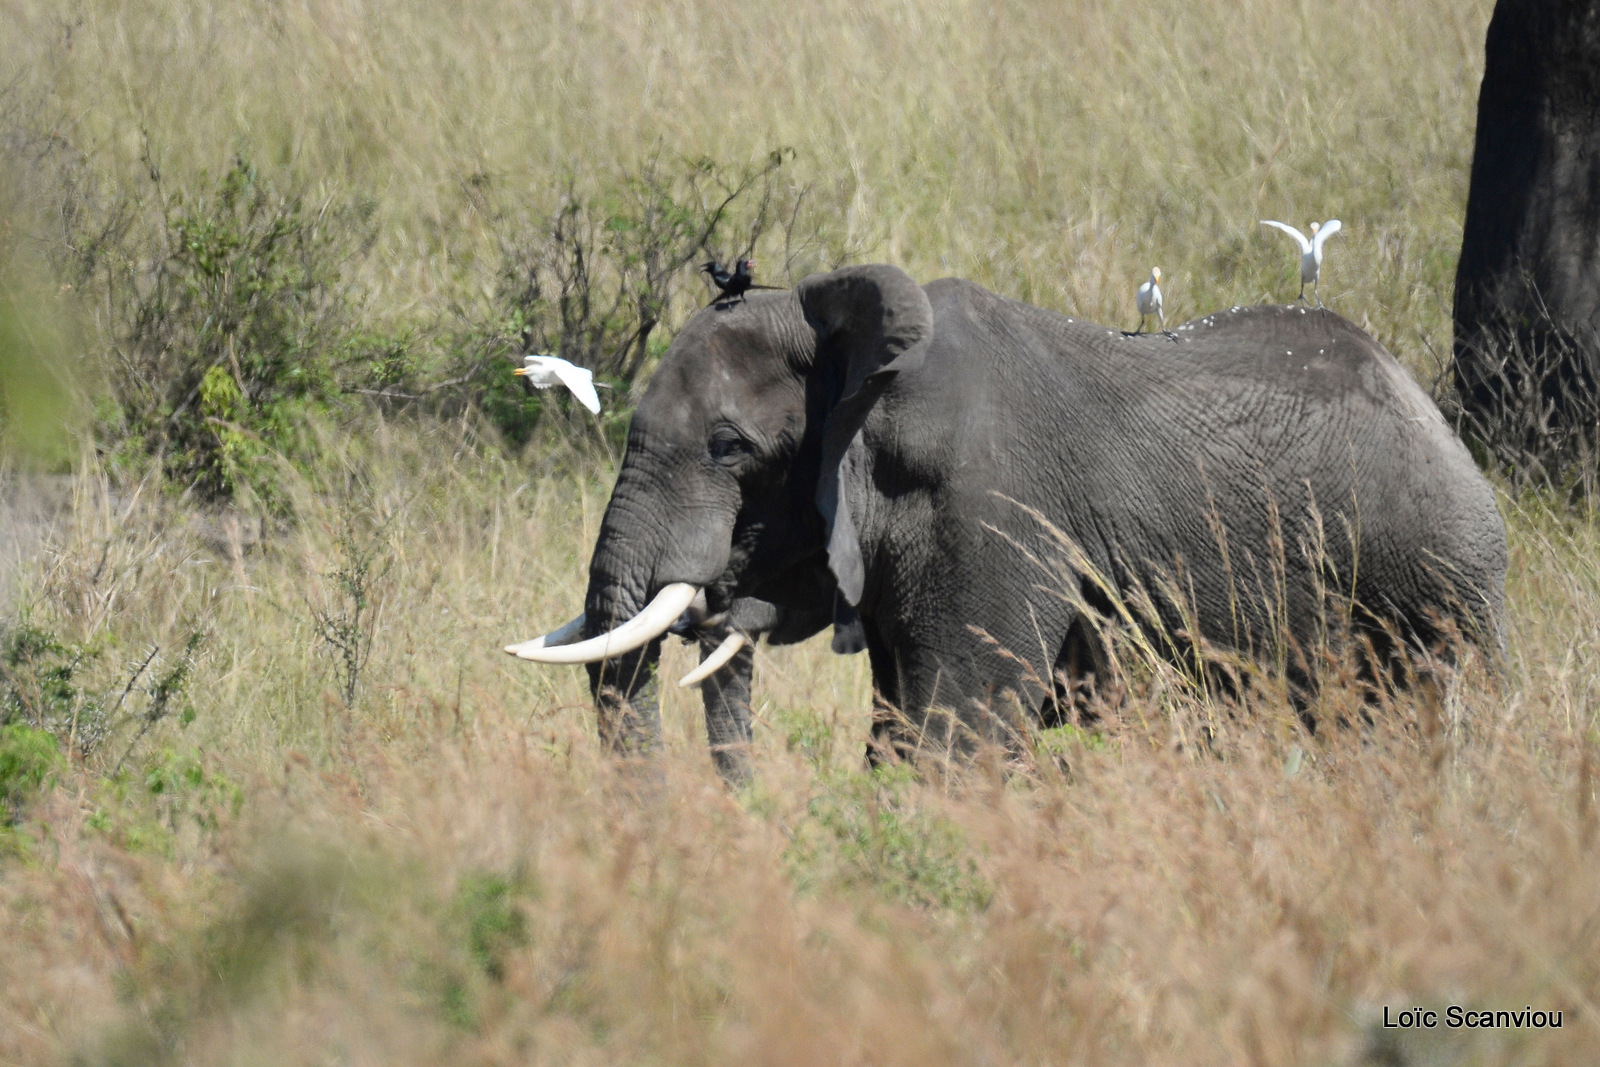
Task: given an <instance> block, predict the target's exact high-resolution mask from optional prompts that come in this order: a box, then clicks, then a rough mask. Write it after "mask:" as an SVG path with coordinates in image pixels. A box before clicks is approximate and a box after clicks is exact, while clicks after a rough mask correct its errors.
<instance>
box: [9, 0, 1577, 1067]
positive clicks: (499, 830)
mask: <svg viewBox="0 0 1600 1067" xmlns="http://www.w3.org/2000/svg"><path fill="white" fill-rule="evenodd" d="M1490 7H1491V5H1490V3H1488V0H1472V2H1470V3H1452V2H1447V0H1417V2H1412V3H1405V4H1395V3H1380V2H1377V0H1323V2H1320V3H1315V4H1313V3H1309V2H1300V3H1293V4H1283V3H1268V2H1266V0H1243V2H1238V3H1222V2H1215V0H1212V2H1198V3H1197V2H1194V0H1189V2H1186V3H1185V2H1178V0H1130V2H1126V3H1121V4H1100V3H1085V4H1076V5H1058V4H1049V3H1042V2H1039V0H1010V2H1006V3H1000V4H977V3H965V2H962V0H929V2H926V3H911V2H902V0H868V2H865V3H861V2H851V3H844V2H840V0H819V2H817V3H810V4H802V5H795V4H780V3H769V2H767V0H748V2H745V3H737V4H728V3H710V2H705V0H678V2H673V3H665V2H653V0H652V2H638V0H629V2H624V0H593V2H588V0H568V2H543V0H539V2H521V3H512V2H509V0H465V2H463V3H458V4H449V5H440V4H429V3H421V2H418V0H381V2H377V0H372V2H364V3H363V2H358V0H273V2H267V0H245V2H240V3H235V4H229V5H214V4H200V3H193V2H191V0H151V2H148V3H142V4H137V5H133V4H116V3H109V2H106V0H69V2H65V3H45V2H42V0H0V143H3V145H4V152H3V153H0V253H3V256H0V280H3V284H4V293H3V297H4V300H3V303H0V382H3V388H4V393H5V397H4V399H5V427H4V428H5V433H6V449H7V451H6V457H7V459H6V463H7V464H8V471H7V477H6V481H5V490H4V503H3V506H4V509H5V511H4V521H3V524H0V525H3V532H4V541H3V543H0V547H3V548H4V561H3V567H4V570H3V584H0V589H3V591H4V596H5V603H4V618H3V620H0V627H3V628H0V990H3V992H0V1063H7V1064H9V1063H18V1064H22V1063H27V1064H34V1063H49V1062H72V1063H83V1064H136V1063H137V1064H148V1063H197V1064H198V1063H206V1064H210V1063H241V1064H243V1063H257V1062H259V1063H374V1064H376V1063H382V1064H385V1065H386V1067H387V1065H393V1064H400V1063H438V1062H463V1063H595V1064H601V1063H604V1064H612V1063H711V1062H759V1063H860V1064H896V1063H908V1064H909V1063H944V1062H951V1063H975V1062H981V1063H1126V1064H1148V1063H1185V1064H1212V1063H1214V1064H1238V1063H1253V1064H1302V1063H1306V1064H1353V1063H1372V1064H1402V1063H1403V1064H1423V1063H1483V1064H1489V1063H1496V1064H1498V1063H1504V1064H1512V1063H1593V1062H1596V1061H1597V1060H1600V963H1597V961H1600V921H1597V916H1600V863H1597V862H1596V860H1597V852H1596V849H1597V847H1600V842H1597V820H1600V811H1597V807H1596V802H1597V800H1600V797H1597V795H1596V794H1597V789H1600V778H1597V776H1600V733H1597V728H1600V721H1597V714H1600V711H1597V708H1600V704H1597V700H1600V566H1597V559H1600V516H1597V515H1596V514H1595V512H1594V511H1593V510H1592V508H1591V507H1590V506H1589V505H1587V504H1583V503H1578V504H1574V503H1572V502H1571V501H1569V500H1568V499H1566V498H1565V497H1560V496H1543V495H1540V494H1539V493H1538V492H1537V491H1535V490H1532V489H1523V488H1516V489H1513V488H1511V487H1510V486H1509V485H1508V486H1507V487H1506V488H1505V489H1504V491H1503V493H1502V498H1501V503H1502V506H1503V511H1504V514H1505V516H1506V519H1507V523H1508V526H1509V531H1510V540H1511V570H1510V576H1509V590H1508V595H1509V619H1508V632H1509V645H1508V654H1507V657H1506V661H1505V662H1504V663H1503V664H1502V665H1500V668H1499V670H1498V671H1496V670H1492V669H1490V667H1489V666H1488V665H1486V664H1484V663H1482V662H1480V661H1478V660H1477V659H1469V661H1468V662H1467V663H1466V665H1465V667H1464V669H1463V670H1462V671H1461V672H1460V673H1459V674H1458V675H1457V676H1456V677H1455V678H1454V679H1452V680H1451V682H1450V683H1449V684H1448V685H1446V686H1444V687H1443V688H1440V689H1430V690H1422V691H1416V692H1413V693H1409V694H1400V695H1397V696H1394V697H1393V698H1390V699H1386V700H1382V701H1380V702H1379V704H1378V706H1376V707H1373V708H1371V709H1370V714H1368V710H1366V709H1364V708H1363V699H1364V697H1365V696H1366V693H1365V690H1364V689H1363V687H1362V686H1360V685H1359V684H1355V683H1354V682H1353V681H1352V680H1351V679H1350V678H1349V677H1348V671H1347V670H1346V669H1345V668H1344V666H1343V665H1342V664H1340V663H1339V662H1337V661H1335V662H1331V663H1330V664H1329V665H1328V669H1327V676H1328V680H1327V685H1326V686H1325V688H1324V690H1323V692H1322V694H1321V696H1320V697H1319V701H1320V704H1321V709H1320V710H1322V711H1323V712H1326V713H1327V714H1326V716H1325V721H1327V722H1330V723H1332V722H1338V721H1343V722H1344V723H1346V725H1345V726H1344V727H1342V728H1330V729H1324V730H1320V731H1318V732H1317V734H1316V735H1315V736H1311V735H1308V734H1307V733H1306V732H1305V731H1304V730H1303V729H1302V728H1301V727H1300V726H1299V724H1298V719H1297V717H1296V715H1295V712H1294V708H1293V706H1292V704H1291V702H1290V701H1289V699H1288V697H1287V694H1286V692H1285V690H1284V686H1283V684H1282V682H1281V679H1280V678H1277V677H1276V676H1275V675H1273V674H1272V672H1271V671H1270V670H1268V671H1265V672H1263V673H1262V674H1261V675H1260V677H1259V678H1257V679H1256V680H1255V683H1254V684H1252V685H1251V686H1249V687H1248V688H1247V695H1246V696H1245V697H1244V698H1241V699H1232V698H1229V697H1227V696H1226V695H1224V694H1219V693H1216V692H1214V691H1212V690H1209V689H1207V688H1206V687H1205V686H1203V685H1196V684H1194V683H1193V681H1192V680H1190V679H1187V678H1185V677H1184V676H1182V675H1181V674H1180V673H1178V672H1175V671H1174V670H1173V669H1171V668H1170V667H1166V666H1163V665H1161V664H1159V663H1158V662H1156V661H1154V660H1152V659H1151V658H1149V657H1147V656H1145V655H1144V654H1143V653H1142V652H1141V649H1140V648H1138V647H1137V645H1136V644H1132V643H1129V644H1127V645H1126V647H1122V648H1120V649H1119V650H1118V651H1119V652H1120V657H1119V658H1120V666H1121V672H1120V678H1119V682H1120V686H1121V689H1122V690H1123V691H1124V692H1125V694H1126V696H1125V699H1123V700H1122V701H1121V702H1120V703H1119V704H1116V705H1114V706H1108V707H1106V708H1105V710H1104V715H1103V717H1102V718H1101V719H1100V720H1099V721H1098V722H1097V723H1094V724H1092V725H1091V726H1086V727H1082V728H1080V727H1073V726H1069V727H1063V728H1060V729H1056V730H1051V731H1047V732H1044V733H1042V734H1040V735H1039V736H1038V737H1036V738H1032V739H1030V741H1029V744H1028V745H1027V748H1026V751H1025V752H1024V753H1023V754H1022V756H1021V757H1020V758H1015V759H1013V760H1011V761H1010V763H1009V764H1007V763H1005V761H1002V760H1001V759H1000V758H999V756H998V755H996V756H994V757H992V758H984V759H980V760H978V761H977V762H976V763H975V764H973V765H971V766H968V767H958V768H951V769H948V770H945V769H941V768H938V767H929V768H924V769H922V770H921V771H920V772H917V773H914V772H912V771H911V770H908V769H905V768H891V769H887V770H880V771H878V772H876V773H871V774H869V773H867V772H866V771H865V770H864V769H863V762H862V758H861V756H862V752H863V746H864V742H865V738H866V733H867V728H868V707H869V698H870V695H869V691H868V673H867V668H866V664H865V662H864V658H863V657H852V658H840V657H833V656H831V655H830V654H829V653H828V651H827V646H826V643H825V642H823V641H814V642H812V643H809V644H806V645H803V646H800V647H797V648H792V649H775V650H763V651H762V652H761V654H760V656H759V659H758V667H757V678H756V706H755V715H756V752H755V765H756V770H757V777H756V781H755V783H754V784H753V785H752V786H750V787H748V788H747V789H745V790H742V791H739V792H730V791H729V790H728V789H727V788H726V787H724V786H723V785H722V783H721V782H720V781H719V780H718V779H717V778H716V775H715V772H714V770H713V768H712V765H711V761H710V760H709V758H708V757H707V755H706V752H705V747H704V740H703V736H702V726H701V724H700V721H699V715H700V709H699V701H698V698H697V697H696V696H695V695H694V694H693V693H692V692H690V691H679V690H676V689H675V688H673V687H672V686H665V687H663V688H664V690H665V691H666V692H665V693H664V699H663V714H664V718H665V722H666V727H667V729H666V734H667V736H666V740H665V747H664V751H662V752H661V753H660V754H659V758H658V759H657V760H656V761H655V764H654V767H653V769H652V770H650V771H648V772H644V773H641V772H640V771H639V770H638V769H637V768H630V767H626V766H619V765H617V764H615V763H613V762H611V761H609V760H607V759H606V758H604V757H603V755H602V754H601V753H600V751H599V745H598V741H597V739H596V736H595V728H594V723H593V717H592V712H591V711H590V709H589V698H588V691H587V682H586V677H585V676H584V674H583V672H582V671H579V670H575V669H571V668H553V669H550V668H537V667H533V666H531V665H528V664H524V663H518V662H516V661H512V660H509V659H508V658H507V657H505V656H503V655H502V654H501V653H500V651H499V649H500V647H501V646H502V645H503V644H505V643H506V642H507V641H509V640H513V639H517V638H524V637H528V636H531V635H532V634H533V633H535V632H536V631H538V630H539V629H541V628H542V627H543V626H544V625H545V624H550V623H555V622H558V621H560V620H562V619H565V618H567V617H569V616H570V615H571V614H572V613H573V612H574V611H576V610H577V605H579V604H580V602H581V598H582V592H583V587H584V581H585V578H584V574H585V565H586V562H587V553H588V550H589V546H590V545H591V544H592V542H593V539H594V536H595V533H596V530H597V527H598V523H599V518H600V514H601V512H602V510H603V508H604V505H605V502H606V499H607V494H608V492H609V488H610V485H611V481H612V479H613V476H614V473H615V468H616V463H617V459H618V455H619V450H620V447H621V443H622V437H623V433H624V431H625V428H626V423H627V415H628V411H629V409H630V404H631V398H632V397H634V396H636V395H637V390H638V389H640V388H641V387H642V386H643V385H644V383H646V382H647V381H648V378H649V375H650V372H651V370H652V368H653V366H654V363H655V361H656V359H657V358H658V357H659V355H660V353H661V351H663V349H664V348H665V346H666V345H667V344H668V343H669V342H670V339H671V336H672V334H673V332H674V330H675V329H676V328H677V327H678V326H679V325H681V323H682V322H683V321H684V320H685V318H686V317H687V316H688V315H689V314H690V313H692V311H693V310H694V309H695V308H696V307H697V306H698V305H700V304H702V303H704V302H706V301H707V300H708V299H709V295H710V293H709V290H708V289H707V287H706V285H705V283H704V281H703V280H701V278H700V277H699V276H698V275H697V274H696V273H695V268H696V267H697V266H698V264H699V263H700V262H703V261H704V260H705V259H707V258H711V257H712V256H716V257H717V258H719V259H722V260H728V259H731V258H733V257H734V256H735V255H736V254H739V253H744V252H747V251H753V253H754V255H755V258H756V259H757V262H758V275H759V280H762V281H765V282H768V283H771V284H780V285H781V284H788V283H790V282H793V281H795V280H798V279H799V278H800V277H802V276H803V275H804V274H805V273H807V272H809V271H811V270H814V269H817V268H822V267H827V266H831V265H834V264H837V263H843V262H855V261H872V260H885V261H889V262H893V263H896V264H898V265H900V266H903V267H904V268H906V269H907V270H908V271H910V272H911V273H912V274H913V275H914V276H916V277H918V278H919V279H922V280H931V279H933V278H935V277H938V276H942V275H947V274H955V275H961V276H965V277H969V278H972V279H974V280H976V281H978V282H980V283H982V284H984V285H987V286H989V287H991V288H994V289H995V290H997V291H999V292H1002V293H1005V294H1007V295H1011V296H1015V297H1018V298H1021V299H1024V300H1028V301H1031V302H1033V303H1036V304H1040V305H1043V306H1046V307H1051V308H1056V309H1059V310H1062V311H1065V312H1069V313H1071V314H1074V315H1078V316H1086V317H1089V318H1093V319H1096V320H1099V321H1104V322H1107V323H1109V324H1118V325H1122V326H1131V325H1132V322H1133V315H1134V311H1133V303H1132V293H1133V289H1134V287H1135V286H1136V285H1137V284H1138V282H1139V281H1141V280H1142V279H1143V278H1144V277H1145V276H1146V275H1147V274H1148V271H1149V268H1150V266H1152V265H1156V264H1159V265H1160V266H1161V267H1162V269H1163V273H1164V280H1165V281H1166V283H1167V284H1166V285H1165V289H1166V294H1167V297H1166V307H1167V313H1168V317H1169V319H1174V318H1175V319H1182V318H1186V317H1189V316H1191V315H1196V314H1201V313H1204V312H1206V311H1210V310H1213V309H1215V308H1217V307H1219V306H1228V305H1232V304H1238V303H1249V302H1258V301H1264V300H1282V299H1287V298H1289V297H1292V296H1293V294H1294V292H1295V291H1296V289H1297V287H1298V286H1297V276H1296V262H1295V257H1294V256H1293V255H1292V254H1291V252H1290V249H1289V248H1288V247H1287V242H1286V241H1285V240H1284V239H1283V238H1282V237H1281V235H1276V234H1273V233H1271V232H1270V231H1266V230H1264V229H1263V228H1262V227H1260V226H1259V225H1258V224H1257V220H1258V219H1261V218H1280V219H1284V220H1287V221H1290V222H1294V223H1296V224H1298V225H1301V226H1302V227H1303V226H1304V224H1305V223H1307V222H1309V221H1310V220H1312V219H1323V218H1328V217H1339V218H1341V219H1342V220H1343V222H1344V233H1343V234H1341V235H1340V236H1339V237H1338V238H1336V239H1335V240H1334V242H1332V244H1331V245H1330V249H1329V257H1328V260H1327V262H1326V264H1325V265H1324V270H1323V277H1322V286H1321V291H1322V295H1323V297H1324V298H1325V299H1327V300H1328V301H1329V302H1330V303H1331V304H1332V306H1333V307H1335V309H1337V310H1338V311H1340V312H1342V313H1343V314H1345V315H1347V316H1348V317H1350V318H1352V319H1354V320H1355V321H1356V322H1358V323H1360V324H1362V325H1363V326H1365V327H1366V328H1367V329H1369V330H1370V331H1372V332H1373V333H1374V334H1375V335H1376V336H1377V337H1379V338H1380V339H1381V340H1382V341H1383V342H1384V343H1385V344H1386V345H1387V346H1388V347H1389V348H1390V349H1391V350H1392V351H1393V352H1395V353H1396V355H1397V356H1399V358H1400V359H1401V360H1402V362H1403V363H1405V364H1406V365H1407V366H1408V367H1409V368H1410V370H1411V371H1412V373H1413V374H1415V375H1416V377H1417V378H1418V379H1419V380H1420V381H1422V382H1423V383H1424V384H1425V385H1428V386H1430V387H1433V388H1435V392H1436V395H1437V396H1439V397H1440V399H1441V401H1443V402H1445V403H1448V398H1447V397H1446V396H1445V391H1444V390H1443V389H1442V388H1440V387H1439V382H1440V378H1441V376H1442V375H1443V373H1444V370H1445V367H1444V363H1443V360H1444V356H1445V354H1446V353H1447V352H1448V351H1449V349H1450V335H1449V330H1450V321H1449V299H1450V296H1449V294H1450V290H1451V282H1452V277H1453V272H1454V265H1455V257H1456V250H1457V248H1458V246H1459V243H1460V234H1461V215H1462V209H1463V204H1464V202H1465V195H1466V182H1467V168H1468V164H1469V157H1470V152H1471V145H1472V136H1471V135H1472V123H1473V119H1474V102H1475V98H1476V89H1477V83H1478V78H1479V75H1480V73H1481V64H1482V56H1481V53H1482V42H1483V35H1484V29H1485V26H1486V23H1487V19H1488V16H1489V11H1490ZM529 350H537V351H553V352H558V353H559V354H561V355H563V356H566V357H567V358H569V359H572V360H574V361H576V362H580V363H582V364H584V365H585V366H588V367H591V368H593V369H594V370H595V371H596V373H597V380H598V381H600V382H601V383H602V384H603V385H605V386H608V387H609V388H608V389H606V390H603V391H602V399H603V402H604V405H605V406H604V410H603V414H602V415H601V417H600V418H599V419H592V418H590V417H589V415H588V413H587V412H585V411H583V410H582V409H581V408H579V407H577V406H576V405H575V404H572V403H571V402H570V400H569V398H567V397H566V396H565V395H564V394H560V393H558V392H554V391H553V392H550V393H534V392H531V391H528V390H525V389H524V388H523V387H522V385H521V383H520V382H519V381H518V380H517V379H515V378H513V377H512V376H511V373H510V372H511V370H512V369H513V368H514V367H515V365H516V364H515V362H514V361H513V360H512V359H511V358H510V357H512V356H514V355H517V354H520V353H522V352H525V351H529ZM689 662H690V652H689V650H688V649H687V648H685V647H683V646H680V645H677V644H675V643H674V644H673V645H672V647H670V648H669V649H668V650H667V653H666V670H667V672H668V673H669V674H670V675H672V676H674V677H675V676H676V675H677V674H678V673H681V672H682V669H683V668H685V667H686V666H687V665H688V664H689ZM1451 1004H1456V1005H1461V1006H1463V1007H1465V1008H1471V1009H1496V1008H1511V1009H1521V1008H1523V1007H1524V1006H1525V1005H1526V1006H1531V1007H1533V1008H1534V1009H1538V1010H1548V1011H1560V1012H1562V1020H1563V1025H1562V1027H1561V1028H1560V1029H1545V1030H1526V1029H1524V1030H1517V1029H1496V1030H1485V1031H1466V1030H1450V1029H1447V1028H1445V1027H1443V1026H1441V1027H1439V1028H1438V1029H1435V1030H1424V1031H1412V1032H1401V1031H1397V1030H1393V1029H1385V1028H1384V1027H1383V1025H1382V1023H1383V1019H1384V1010H1385V1008H1386V1007H1387V1008H1388V1009H1389V1010H1390V1012H1391V1015H1392V1014H1393V1013H1394V1012H1396V1011H1398V1010H1399V1009H1400V1008H1403V1007H1408V1006H1422V1007H1425V1008H1435V1009H1440V1010H1442V1009H1443V1008H1444V1007H1445V1006H1448V1005H1451Z"/></svg>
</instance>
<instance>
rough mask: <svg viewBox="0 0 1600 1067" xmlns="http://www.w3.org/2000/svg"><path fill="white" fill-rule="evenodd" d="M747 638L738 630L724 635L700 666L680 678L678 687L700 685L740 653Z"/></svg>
mask: <svg viewBox="0 0 1600 1067" xmlns="http://www.w3.org/2000/svg"><path fill="white" fill-rule="evenodd" d="M745 640H746V638H745V636H744V634H742V633H740V632H739V631H738V630H735V631H733V632H732V633H731V634H729V635H728V636H727V637H724V638H723V639H722V644H720V645H718V646H717V647H716V650H715V651H713V652H712V653H711V655H709V656H707V657H706V658H705V659H704V660H702V661H701V662H700V666H698V667H696V668H695V669H694V670H692V671H690V672H689V673H688V674H686V675H684V676H683V677H682V678H680V679H678V688H679V689H687V688H689V687H690V686H691V685H699V684H700V683H701V682H703V681H705V680H706V679H707V678H710V677H711V676H712V675H713V674H716V673H717V672H718V671H720V670H721V669H722V667H723V665H724V664H726V663H727V662H728V661H729V660H730V659H732V658H733V657H734V656H737V655H738V654H739V650H740V649H741V648H743V647H744V643H745Z"/></svg>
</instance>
